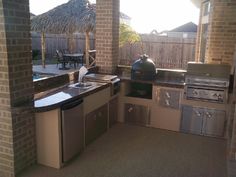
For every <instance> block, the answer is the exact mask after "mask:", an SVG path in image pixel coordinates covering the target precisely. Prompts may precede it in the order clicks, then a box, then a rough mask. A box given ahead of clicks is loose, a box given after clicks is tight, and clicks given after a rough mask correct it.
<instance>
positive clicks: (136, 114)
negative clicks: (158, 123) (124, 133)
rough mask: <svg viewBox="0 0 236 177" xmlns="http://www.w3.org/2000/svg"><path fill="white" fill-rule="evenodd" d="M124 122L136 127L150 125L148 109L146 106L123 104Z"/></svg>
mask: <svg viewBox="0 0 236 177" xmlns="http://www.w3.org/2000/svg"><path fill="white" fill-rule="evenodd" d="M125 122H126V123H131V124H137V125H144V126H146V125H149V124H150V109H149V107H147V106H142V105H136V104H129V103H126V104H125Z"/></svg>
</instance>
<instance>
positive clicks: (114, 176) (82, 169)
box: [19, 124, 227, 177]
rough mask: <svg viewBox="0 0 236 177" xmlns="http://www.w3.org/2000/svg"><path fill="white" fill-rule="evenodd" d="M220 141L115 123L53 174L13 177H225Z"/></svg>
mask: <svg viewBox="0 0 236 177" xmlns="http://www.w3.org/2000/svg"><path fill="white" fill-rule="evenodd" d="M226 176H227V175H226V141H225V140H224V139H217V138H209V137H203V136H196V135H191V134H183V133H176V132H171V131H166V130H160V129H153V128H146V127H139V126H132V125H126V124H117V125H115V126H114V127H112V128H111V129H109V130H108V131H107V132H106V133H105V134H103V135H102V136H101V137H100V138H98V139H97V140H96V141H95V142H93V143H91V144H90V145H89V146H88V147H87V148H86V149H85V150H84V152H83V153H82V154H80V156H78V157H77V158H75V159H74V160H73V161H71V162H70V163H69V164H68V165H67V166H65V167H64V168H62V169H60V170H57V169H53V168H49V167H45V166H42V165H35V166H33V167H30V168H29V169H27V170H25V171H24V172H23V173H22V174H21V175H19V177H226Z"/></svg>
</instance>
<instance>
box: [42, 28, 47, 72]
mask: <svg viewBox="0 0 236 177" xmlns="http://www.w3.org/2000/svg"><path fill="white" fill-rule="evenodd" d="M45 44H46V43H45V32H44V31H43V32H42V33H41V48H42V66H43V68H45V67H46V66H45V50H46V45H45Z"/></svg>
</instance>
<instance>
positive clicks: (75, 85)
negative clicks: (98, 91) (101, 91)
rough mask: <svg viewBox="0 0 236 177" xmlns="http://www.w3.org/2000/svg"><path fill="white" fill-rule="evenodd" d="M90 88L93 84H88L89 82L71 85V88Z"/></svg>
mask: <svg viewBox="0 0 236 177" xmlns="http://www.w3.org/2000/svg"><path fill="white" fill-rule="evenodd" d="M92 86H93V83H90V82H80V83H77V84H73V85H71V87H74V88H80V89H88V88H90V87H92Z"/></svg>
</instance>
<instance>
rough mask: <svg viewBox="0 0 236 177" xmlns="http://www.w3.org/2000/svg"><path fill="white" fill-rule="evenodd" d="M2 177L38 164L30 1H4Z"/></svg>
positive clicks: (0, 8)
mask: <svg viewBox="0 0 236 177" xmlns="http://www.w3.org/2000/svg"><path fill="white" fill-rule="evenodd" d="M0 19H1V20H0V41H1V42H0V176H2V177H13V176H15V175H16V174H17V173H18V172H20V171H21V170H22V169H24V168H25V167H27V166H29V165H31V164H33V163H35V161H36V153H35V149H36V148H35V121H34V114H33V81H32V64H31V63H32V56H31V36H30V14H29V1H28V0H17V1H16V0H0Z"/></svg>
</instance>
